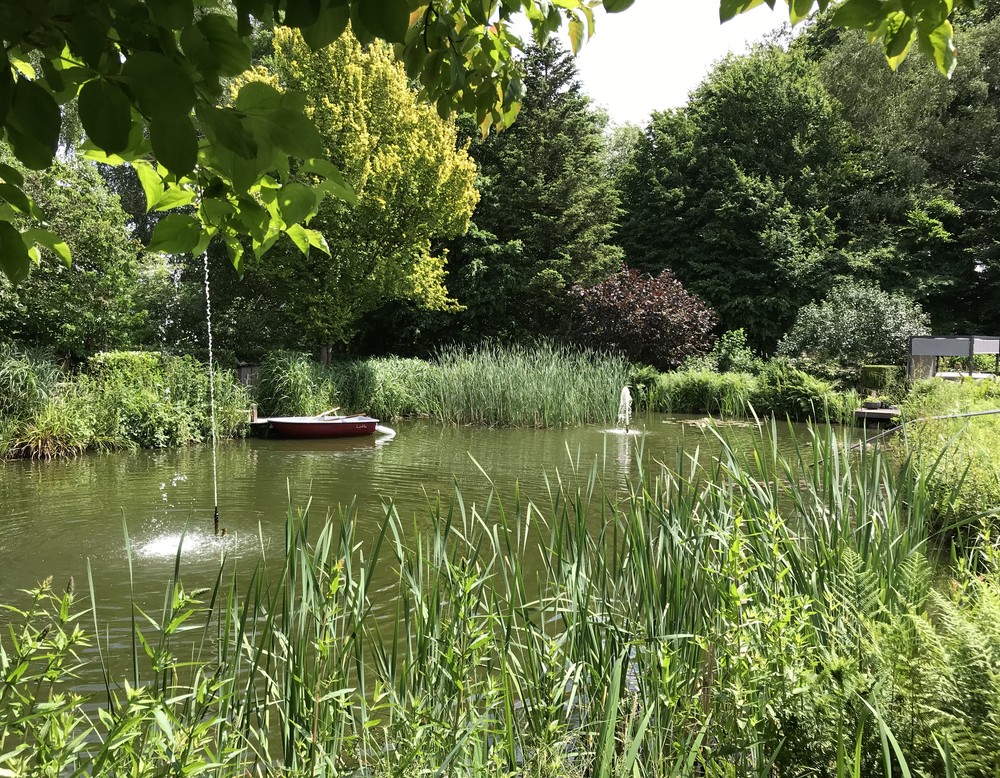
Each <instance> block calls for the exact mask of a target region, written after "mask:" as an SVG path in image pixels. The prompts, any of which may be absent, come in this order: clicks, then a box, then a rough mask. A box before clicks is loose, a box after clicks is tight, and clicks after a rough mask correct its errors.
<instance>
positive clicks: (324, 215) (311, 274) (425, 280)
mask: <svg viewBox="0 0 1000 778" xmlns="http://www.w3.org/2000/svg"><path fill="white" fill-rule="evenodd" d="M264 61H265V63H266V66H262V67H259V68H257V69H256V70H255V71H253V72H252V74H250V75H249V76H247V78H249V79H251V80H254V79H256V80H259V82H260V83H265V82H266V83H273V84H275V85H277V86H279V87H280V88H281V89H283V90H298V91H301V92H302V93H304V94H305V95H307V98H306V108H307V110H308V111H309V113H310V116H311V117H312V120H313V122H314V124H315V125H316V127H317V129H318V131H319V134H320V136H321V138H322V142H323V147H324V149H325V153H326V155H327V156H328V157H329V158H330V159H332V160H334V161H335V162H336V163H337V164H338V166H339V167H340V168H341V169H342V171H343V174H344V178H345V180H346V182H347V183H348V184H349V185H350V186H351V188H352V190H353V192H354V193H355V194H354V198H353V201H352V203H350V204H348V203H345V202H343V201H341V200H325V201H324V202H323V203H322V205H321V206H320V207H319V209H318V211H317V213H316V215H315V216H314V217H312V219H311V221H310V228H311V229H313V230H315V231H316V232H317V233H318V234H319V235H322V238H323V243H322V246H321V247H320V249H317V248H315V247H314V248H313V249H310V250H308V251H305V252H303V251H300V250H299V248H301V247H297V246H296V245H295V243H294V242H293V241H292V240H288V241H282V242H281V243H279V244H278V245H277V246H276V247H275V248H274V249H273V250H272V251H271V252H270V253H269V254H268V256H267V257H266V258H264V259H260V260H258V259H255V258H253V257H250V258H248V259H247V260H246V261H245V265H244V277H243V279H239V278H237V276H236V274H235V273H234V272H233V271H232V269H230V268H227V267H226V262H225V260H224V259H223V258H222V257H221V256H214V257H213V262H212V277H213V279H214V283H213V292H214V306H215V310H216V312H217V317H216V324H217V330H216V331H217V337H216V342H217V343H218V344H219V346H220V348H222V349H224V350H230V351H234V352H239V353H241V354H242V355H243V356H250V357H258V356H259V355H260V353H261V352H263V351H265V350H269V349H275V348H278V349H280V348H295V349H308V350H318V349H320V348H322V347H325V348H327V349H329V348H330V347H331V346H333V345H335V344H336V345H342V344H343V343H345V342H347V341H349V340H351V338H352V337H353V336H354V335H355V333H356V329H357V327H358V324H359V322H360V321H361V320H362V319H363V317H364V316H365V315H366V314H367V313H368V312H370V311H371V310H372V309H373V308H376V307H379V306H381V305H384V304H385V302H386V301H387V300H400V299H403V300H411V301H413V302H414V304H415V305H416V306H419V307H423V308H431V309H442V308H447V307H449V306H452V307H453V306H454V303H453V302H452V301H451V300H450V298H449V295H448V290H446V289H445V287H444V283H443V281H444V254H443V253H442V252H441V251H439V250H437V245H438V243H439V242H440V241H441V240H443V239H444V238H448V237H453V236H455V235H457V234H459V233H461V232H464V231H465V229H466V227H467V226H468V219H469V216H470V214H471V213H472V208H473V206H474V205H475V202H476V198H477V194H476V191H475V189H474V188H473V179H474V176H475V168H474V166H473V163H472V162H471V160H470V159H469V157H468V155H467V154H466V152H465V150H464V149H463V148H461V147H460V146H458V145H457V143H458V141H457V139H456V132H455V129H454V126H453V124H452V123H451V122H450V121H447V120H444V119H441V118H440V117H439V116H438V115H437V113H436V112H435V111H434V110H433V108H432V107H430V106H428V105H426V104H425V103H423V102H420V101H418V100H417V97H416V92H415V91H413V90H412V89H411V88H410V85H409V83H408V81H407V79H406V76H405V74H404V72H403V69H402V67H400V66H399V65H398V64H397V63H395V62H394V61H393V59H392V55H391V52H390V51H389V49H388V47H386V46H383V45H379V44H371V45H369V46H367V47H362V46H361V44H360V43H359V42H358V40H357V39H356V38H355V37H354V36H353V35H352V34H350V33H349V32H348V33H345V34H344V35H342V36H341V37H340V38H339V39H338V40H337V41H336V42H335V43H333V44H332V45H330V46H328V47H326V48H325V49H323V50H322V51H320V52H311V51H310V50H309V47H308V46H307V45H306V43H305V42H304V41H303V39H302V37H301V36H300V35H298V34H296V33H293V32H290V31H285V30H278V31H276V33H275V35H274V38H273V53H272V54H271V55H269V56H268V57H266V58H265V60H264ZM296 180H298V179H296ZM202 275H203V271H202V268H201V263H200V261H198V262H194V263H188V264H187V265H186V267H185V268H184V270H183V272H182V274H181V277H180V281H181V287H182V288H181V290H180V296H181V298H182V304H181V306H180V308H181V311H182V314H181V316H176V317H175V321H174V332H175V333H176V338H177V339H178V340H180V339H187V338H190V337H191V335H195V334H197V333H198V332H199V331H200V330H201V329H203V327H204V325H203V304H202V303H201V301H200V299H199V298H200V297H201V296H202V288H201V287H202ZM163 281H164V282H166V283H169V279H163ZM161 299H164V300H165V301H168V302H169V300H170V297H169V295H166V296H161ZM160 315H161V316H162V317H164V318H166V315H167V312H163V313H162V314H160Z"/></svg>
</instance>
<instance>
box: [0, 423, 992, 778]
mask: <svg viewBox="0 0 1000 778" xmlns="http://www.w3.org/2000/svg"><path fill="white" fill-rule="evenodd" d="M775 433H776V430H775V427H774V426H771V427H769V428H768V427H765V428H764V429H763V431H762V432H761V434H760V437H759V439H758V440H757V441H756V443H755V444H754V445H753V446H752V447H750V448H748V449H743V450H739V449H737V448H736V447H735V446H734V445H731V444H730V442H729V440H728V439H727V437H726V435H725V433H724V431H720V432H719V434H718V441H717V443H718V454H717V456H716V457H714V458H713V459H712V460H711V461H708V460H701V461H703V462H704V464H698V461H699V460H698V458H691V459H689V460H688V462H687V464H686V465H685V466H684V468H683V470H671V469H669V468H666V467H663V466H662V465H658V464H657V463H655V462H651V461H650V460H648V458H646V457H644V456H641V455H640V456H638V457H637V459H638V460H639V461H641V462H642V467H641V468H640V470H639V471H638V472H637V473H636V474H635V475H634V477H633V478H632V479H631V480H630V481H629V482H628V484H627V488H626V489H624V490H622V489H621V488H620V485H619V484H618V483H617V482H616V481H614V482H613V481H608V482H605V481H604V479H605V478H617V476H615V475H613V474H610V473H603V472H601V471H600V470H597V469H587V468H586V467H582V468H581V467H579V466H574V465H571V466H570V467H569V469H568V470H567V472H565V473H563V474H561V475H560V474H553V476H552V477H551V478H550V480H549V488H548V492H547V494H546V495H542V496H541V499H535V500H532V499H529V498H528V497H526V496H525V495H522V494H520V493H519V492H518V490H517V489H516V488H515V489H513V490H512V491H511V492H508V493H504V494H503V496H502V497H501V494H500V493H499V492H497V493H494V494H493V495H492V497H490V499H489V500H488V501H487V502H486V503H483V504H478V505H476V506H472V505H468V504H466V502H465V501H464V500H463V498H462V495H461V493H460V492H457V493H456V494H455V496H454V498H453V499H452V500H451V501H450V502H448V503H442V502H440V501H439V502H436V503H432V504H431V506H430V510H429V513H428V515H427V516H426V517H425V518H423V519H421V520H420V521H419V522H418V521H416V520H414V521H413V522H410V521H409V520H406V519H404V518H403V517H400V516H399V515H398V514H397V512H396V510H395V509H394V507H393V506H392V505H391V504H390V505H387V506H386V507H385V515H384V520H383V521H382V523H381V525H380V528H379V531H378V532H377V533H376V534H375V536H374V539H373V540H371V541H369V542H366V543H359V541H358V534H357V529H358V524H359V522H360V521H362V519H361V518H360V516H359V514H358V510H357V506H355V505H348V506H344V507H343V508H342V509H341V510H340V511H339V512H338V513H337V514H336V515H334V516H332V517H327V518H326V519H325V520H322V521H320V522H318V524H317V523H315V521H314V518H313V517H312V516H311V514H312V511H311V509H310V507H309V506H308V505H307V506H306V508H305V509H304V510H302V511H292V510H290V511H289V515H288V517H287V521H286V534H285V548H284V553H283V554H282V555H280V556H279V557H278V558H274V559H271V558H265V559H262V561H261V563H260V564H259V565H258V566H257V567H256V569H254V570H253V571H248V575H246V576H244V580H243V582H242V583H240V584H237V576H236V575H234V574H233V570H232V567H231V565H229V564H223V566H222V568H220V572H219V575H218V577H217V578H216V579H215V581H214V582H212V584H211V586H210V587H209V589H208V590H206V591H204V592H202V593H197V592H193V591H190V590H188V589H185V588H184V586H183V585H182V583H181V580H180V576H179V569H180V558H179V556H178V560H177V563H176V564H175V572H174V576H173V579H172V580H171V581H170V582H169V584H168V586H167V588H166V590H165V596H164V605H163V608H162V611H161V613H160V614H159V615H155V616H154V615H153V614H151V613H148V612H143V611H139V610H138V609H137V611H136V617H137V621H138V626H137V629H136V633H135V634H136V638H135V640H134V643H133V652H134V658H133V662H132V664H133V669H132V671H131V673H130V675H131V677H130V681H129V685H128V686H124V685H123V686H119V685H118V684H119V683H120V682H117V681H115V676H116V671H115V670H114V669H113V668H111V667H108V668H106V669H107V678H108V690H109V691H108V695H107V696H108V701H107V702H106V708H105V711H106V712H105V713H102V714H100V715H99V716H97V717H94V716H93V715H92V714H89V713H87V712H86V709H84V708H83V707H82V706H81V705H80V702H79V700H71V699H70V698H68V697H59V696H58V695H60V694H62V693H63V692H62V691H61V690H60V689H59V688H58V687H59V684H58V683H55V685H54V686H53V687H52V690H51V693H49V691H48V687H44V689H43V690H44V691H45V693H44V694H41V695H36V697H35V698H34V699H35V700H36V701H37V702H38V704H36V705H35V707H34V708H33V710H34V711H35V712H36V713H37V712H38V711H41V713H39V714H38V715H36V716H35V717H34V718H32V717H31V716H29V715H28V714H27V713H26V712H25V708H23V707H20V708H16V709H13V708H12V709H11V711H12V713H11V711H6V713H8V714H9V715H8V719H7V721H8V722H10V723H9V724H8V725H7V727H8V728H7V729H4V730H0V737H5V738H6V741H5V742H4V743H3V744H2V745H3V746H4V748H5V749H6V750H5V751H4V753H5V754H14V756H3V757H0V763H3V762H6V764H10V765H13V764H17V765H27V766H29V767H31V769H35V768H37V769H39V770H41V769H43V768H44V769H45V770H48V771H49V774H59V773H60V772H61V771H64V770H68V771H77V772H78V773H84V774H97V773H98V768H99V769H100V771H101V774H112V773H117V772H121V771H128V772H129V773H130V774H146V773H143V772H142V770H143V769H145V770H147V771H148V772H150V773H152V772H155V771H156V770H161V771H169V770H174V771H176V772H178V773H180V772H182V771H188V772H200V773H201V774H207V775H235V774H254V775H256V774H283V775H290V776H305V775H352V774H364V775H374V776H380V775H403V774H417V773H422V772H427V773H435V774H440V775H469V776H479V775H483V776H485V775H510V776H514V775H536V776H543V775H544V776H549V775H551V776H563V775H579V776H584V775H587V776H606V777H607V778H611V777H612V776H623V777H624V776H636V775H638V776H666V775H669V776H689V775H690V776H694V775H713V776H736V775H740V776H742V775H754V776H766V775H793V774H806V773H808V772H809V771H812V772H813V773H815V774H821V775H822V774H825V775H838V776H840V775H852V774H855V775H896V774H901V772H902V770H903V768H902V767H901V765H906V766H907V767H906V769H907V770H912V771H913V773H914V774H917V773H918V771H920V770H923V772H924V773H925V774H944V773H945V772H947V771H951V772H950V773H949V774H963V775H964V774H969V775H972V774H980V772H976V770H979V769H980V768H979V767H977V765H985V767H984V768H983V769H987V768H989V767H990V764H991V762H990V760H991V759H995V757H994V756H990V754H991V753H995V752H991V750H990V749H991V747H992V746H991V744H992V743H993V742H994V738H995V737H996V732H997V727H995V726H994V724H993V723H992V722H993V721H994V718H992V714H991V713H990V710H991V708H989V705H991V704H992V703H990V702H989V700H990V699H991V698H990V694H991V693H992V690H994V689H996V690H998V691H1000V682H997V678H1000V673H997V672H996V670H997V667H996V661H997V660H996V656H1000V653H994V651H998V650H1000V630H998V629H996V626H995V624H996V623H1000V621H992V622H991V619H993V618H994V617H995V616H997V615H1000V580H998V578H997V574H996V573H995V572H991V573H989V575H988V576H985V577H984V576H981V575H980V571H981V570H983V569H984V568H985V569H990V570H996V569H997V567H996V565H995V564H994V562H995V561H996V560H997V557H996V555H995V554H994V555H993V556H992V557H990V558H989V559H987V560H985V561H984V560H982V559H976V560H971V559H966V558H965V557H964V556H961V555H959V556H957V557H956V558H955V561H954V566H953V568H952V569H951V571H950V574H951V575H952V576H953V577H954V580H955V581H956V582H957V584H953V585H952V586H945V587H944V588H937V587H935V585H934V581H935V579H937V578H939V575H937V574H936V573H935V572H934V568H933V567H932V566H931V565H930V564H929V563H928V561H927V556H928V554H929V553H930V552H931V551H932V546H930V545H929V541H930V540H931V539H932V538H931V534H930V528H929V524H928V511H929V507H928V506H929V500H930V497H929V495H928V492H927V482H926V479H925V478H924V477H923V475H922V473H923V471H922V470H919V469H916V470H915V469H913V468H912V466H911V463H909V462H908V461H904V462H903V463H902V466H900V465H899V464H898V463H896V462H895V461H893V460H890V459H888V458H887V457H886V456H885V455H884V453H883V452H882V451H880V450H878V449H872V450H867V449H866V450H863V451H860V452H852V451H851V445H850V443H851V442H852V441H851V440H850V439H849V438H847V437H846V436H845V435H844V433H842V432H838V431H836V430H834V429H832V428H830V427H820V428H814V429H811V430H810V431H809V433H808V435H807V437H806V439H804V440H799V441H798V442H797V445H796V446H795V448H794V450H793V452H792V454H791V456H788V455H783V454H781V453H780V452H779V449H778V446H777V443H776V438H777V436H776V434H775ZM640 453H641V452H640ZM982 548H986V549H989V548H990V546H989V544H987V545H986V546H985V547H982ZM386 567H388V568H389V569H390V570H393V571H395V579H396V584H395V591H394V592H392V593H389V592H387V591H385V590H384V589H383V590H380V591H377V592H376V591H375V590H374V589H373V581H374V580H376V573H377V571H379V570H380V569H384V568H386ZM956 585H957V587H959V590H956V589H955V586H956ZM52 603H53V608H52V609H51V615H50V616H49V618H51V621H52V625H51V626H50V631H48V632H46V631H45V630H43V629H41V628H37V626H36V627H32V631H30V632H29V633H28V634H29V638H27V639H24V638H18V640H19V641H20V642H15V644H14V648H13V649H9V648H7V646H6V644H4V653H3V654H0V660H2V664H0V670H3V676H2V677H3V678H4V679H5V680H4V683H5V684H6V686H5V687H3V688H7V687H10V688H9V690H8V691H6V692H2V693H5V694H8V695H9V694H12V693H16V694H22V695H23V694H25V688H27V689H29V690H30V689H35V688H36V687H35V686H34V685H33V683H34V681H32V683H29V684H27V685H25V684H22V683H21V681H20V678H21V677H25V678H31V679H36V678H38V677H39V674H41V675H44V672H43V670H44V668H45V667H46V665H45V662H46V661H49V660H48V659H47V658H46V657H48V656H49V655H52V654H53V652H52V651H51V650H50V648H49V647H48V646H46V648H45V651H44V652H38V654H37V655H36V656H35V657H34V659H29V661H28V668H29V669H28V670H26V671H24V675H23V676H18V675H17V673H16V672H13V668H17V667H19V666H20V665H19V664H18V663H17V662H15V661H14V659H9V658H8V657H23V656H27V655H28V654H29V653H30V651H28V650H26V649H25V648H24V645H26V644H27V645H28V646H29V647H30V646H31V645H32V644H33V643H32V641H35V642H37V640H38V639H39V638H38V637H37V636H38V635H41V634H43V632H44V633H45V634H46V635H48V637H47V638H45V639H46V640H49V641H55V642H56V644H58V645H67V646H72V644H73V643H74V642H76V641H78V640H79V638H72V639H70V637H71V636H72V635H73V634H74V632H73V631H72V630H75V627H72V628H70V627H69V626H68V625H69V624H70V623H71V615H72V611H73V608H72V602H71V601H69V602H68V603H67V601H66V600H65V599H59V598H55V599H53V600H52ZM56 606H57V607H56ZM63 613H65V614H66V616H65V617H63V615H62V614H63ZM27 621H28V623H29V624H34V622H35V619H34V617H29V618H28V619H27ZM95 623H96V618H95ZM22 634H24V633H23V632H22V633H15V635H22ZM53 635H54V636H55V637H52V636H53ZM96 635H100V630H97V632H96ZM32 636H34V637H32ZM91 639H96V637H95V638H91ZM60 655H61V656H68V655H69V654H68V653H66V652H63V654H60ZM185 657H186V658H185ZM953 657H954V659H953ZM959 659H962V660H963V662H964V664H963V663H960V662H959V661H958V660H959ZM965 660H969V661H965ZM924 665H926V666H927V670H926V671H923V672H918V671H919V670H920V668H922V667H923V666H924ZM32 667H34V668H36V669H35V670H32V669H31V668H32ZM935 670H940V672H938V673H937V676H939V677H938V678H937V679H935V677H934V676H935V672H934V671H935ZM942 677H943V678H944V680H943V681H942V680H941V678H942ZM58 681H59V672H56V673H55V674H54V682H58ZM46 695H47V696H46ZM42 703H44V704H46V705H50V707H46V708H44V710H42V708H41V707H40V705H41V704H42ZM983 706H986V707H983ZM0 707H2V706H0ZM963 709H967V712H966V713H963ZM50 715H51V718H53V719H58V720H59V721H60V722H63V723H62V724H61V725H60V726H61V727H62V729H61V730H60V731H62V732H64V733H72V736H70V734H66V735H65V737H63V738H61V740H60V742H72V743H74V744H75V745H74V746H73V748H72V749H70V750H69V751H67V749H65V748H51V749H49V750H48V751H45V752H44V757H43V756H38V755H29V753H28V752H27V751H24V750H21V751H17V748H18V747H19V746H18V744H17V743H18V742H20V738H21V736H22V735H24V734H27V736H28V737H29V739H30V738H36V737H42V736H43V731H44V732H48V731H50V730H51V731H54V729H53V727H52V726H50V723H51V722H49V723H46V722H47V717H50ZM998 720H1000V719H998ZM0 721H4V719H2V718H0ZM19 727H20V729H19ZM46 728H48V729H46ZM80 733H82V734H80ZM17 760H22V761H20V762H18V761H17ZM32 760H33V761H32ZM143 765H145V767H141V766H143ZM948 765H950V767H949V766H948ZM3 766H6V765H3ZM956 770H957V771H959V772H957V773H956V772H955V771H956ZM983 774H985V773H983Z"/></svg>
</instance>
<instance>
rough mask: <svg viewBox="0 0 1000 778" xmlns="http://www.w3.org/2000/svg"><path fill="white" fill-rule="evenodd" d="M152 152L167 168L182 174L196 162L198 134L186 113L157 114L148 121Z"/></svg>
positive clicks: (176, 173)
mask: <svg viewBox="0 0 1000 778" xmlns="http://www.w3.org/2000/svg"><path fill="white" fill-rule="evenodd" d="M149 139H150V141H152V144H153V154H154V155H155V156H156V160H157V161H158V162H160V163H162V164H163V165H164V166H165V167H166V168H167V170H169V171H170V172H171V173H173V174H174V175H176V176H183V175H186V174H187V173H190V172H191V171H192V170H194V166H195V164H196V163H197V162H198V135H197V133H195V129H194V124H192V123H191V118H190V117H189V116H187V114H180V115H178V116H159V117H157V118H156V119H154V120H153V121H151V122H150V123H149Z"/></svg>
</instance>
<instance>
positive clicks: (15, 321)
mask: <svg viewBox="0 0 1000 778" xmlns="http://www.w3.org/2000/svg"><path fill="white" fill-rule="evenodd" d="M22 172H23V173H24V176H25V179H24V185H23V186H24V189H25V191H26V192H28V193H29V194H30V195H31V196H32V197H33V198H34V200H35V202H36V203H37V204H38V206H39V207H40V208H42V209H43V210H45V211H46V212H48V213H49V214H50V215H51V224H52V227H53V229H56V230H57V231H58V232H59V233H60V234H62V235H64V236H65V238H66V242H67V244H68V246H69V248H70V249H71V250H72V252H73V262H72V264H69V265H67V264H65V263H63V262H58V261H56V262H52V261H48V260H46V261H45V262H41V263H39V265H38V266H37V267H36V268H35V269H34V271H33V272H32V273H31V275H30V276H29V277H28V278H27V279H26V280H24V281H23V282H21V283H20V284H19V285H17V286H15V285H13V284H11V283H10V282H9V281H8V280H7V278H6V277H4V276H2V275H0V340H3V339H6V340H8V341H10V342H12V343H15V344H17V345H18V346H19V347H21V348H29V349H32V348H42V349H47V350H49V351H50V352H52V353H55V354H58V355H59V356H60V357H62V358H66V359H69V360H70V361H73V362H78V361H80V360H82V359H85V358H86V357H88V356H90V355H91V354H93V353H94V352H95V351H100V350H104V349H111V348H118V347H121V346H125V345H130V344H131V343H132V333H133V331H134V329H135V328H136V326H137V325H140V324H141V323H142V321H143V319H144V318H145V314H144V312H143V311H139V310H136V301H135V290H136V285H137V282H138V274H139V262H138V254H139V245H138V243H137V242H135V241H133V240H131V239H130V238H129V237H128V229H127V220H126V215H125V213H124V212H123V210H122V208H121V205H120V204H119V202H118V198H117V197H116V196H115V195H114V194H112V193H111V192H110V191H109V189H108V187H107V186H106V185H105V183H104V180H103V179H102V178H101V176H100V175H99V174H98V172H97V170H96V168H95V167H94V166H93V165H90V164H88V163H86V162H83V161H81V160H69V161H66V162H57V163H55V164H53V165H52V167H50V168H49V169H48V170H45V171H42V172H38V173H35V172H31V171H22Z"/></svg>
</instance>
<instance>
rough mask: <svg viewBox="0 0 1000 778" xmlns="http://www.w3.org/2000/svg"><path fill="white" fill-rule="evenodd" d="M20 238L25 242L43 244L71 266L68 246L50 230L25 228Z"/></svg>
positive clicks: (67, 265)
mask: <svg viewBox="0 0 1000 778" xmlns="http://www.w3.org/2000/svg"><path fill="white" fill-rule="evenodd" d="M21 239H22V240H23V241H24V242H25V243H29V242H30V243H37V244H38V245H40V246H44V247H45V248H47V249H48V250H49V251H51V252H52V253H53V254H55V255H56V256H57V257H59V259H61V260H62V261H63V263H64V264H65V265H66V267H71V266H72V264H73V255H72V253H71V252H70V250H69V246H68V245H67V244H66V242H65V241H64V240H63V239H62V238H60V237H59V236H58V235H56V234H55V233H54V232H52V230H43V229H41V228H35V229H30V230H25V231H24V232H23V233H22V234H21Z"/></svg>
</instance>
